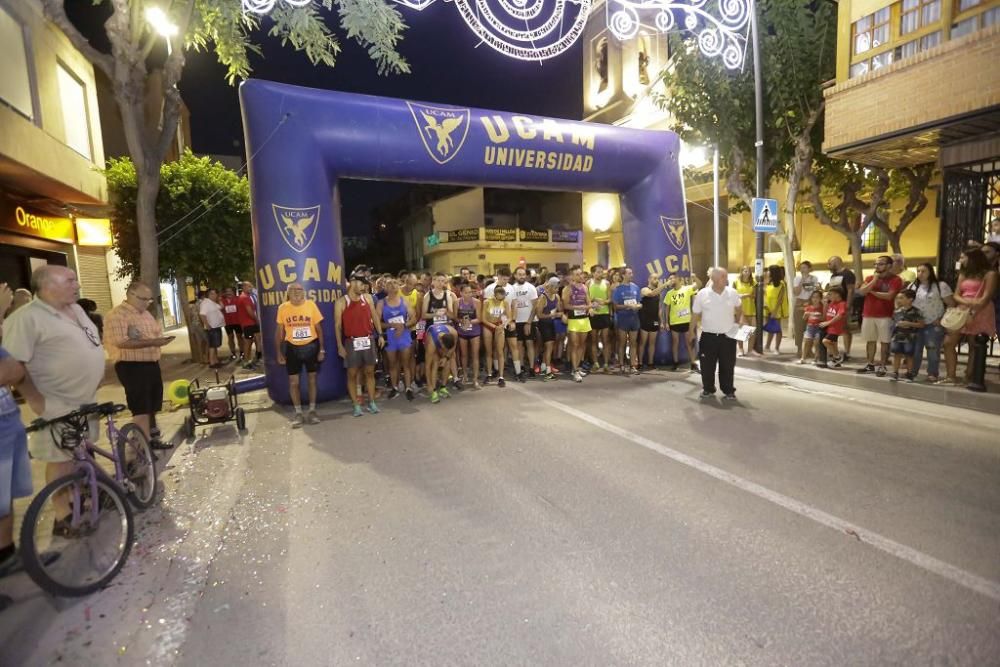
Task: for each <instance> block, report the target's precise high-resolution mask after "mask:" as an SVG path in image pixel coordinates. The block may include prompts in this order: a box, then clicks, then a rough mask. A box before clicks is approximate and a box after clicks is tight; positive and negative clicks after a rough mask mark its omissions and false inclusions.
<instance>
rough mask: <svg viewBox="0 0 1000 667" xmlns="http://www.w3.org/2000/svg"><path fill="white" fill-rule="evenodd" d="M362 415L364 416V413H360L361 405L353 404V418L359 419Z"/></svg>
mask: <svg viewBox="0 0 1000 667" xmlns="http://www.w3.org/2000/svg"><path fill="white" fill-rule="evenodd" d="M362 414H364V413H362V412H361V404H360V403H355V404H354V416H355V417H360V416H361V415H362Z"/></svg>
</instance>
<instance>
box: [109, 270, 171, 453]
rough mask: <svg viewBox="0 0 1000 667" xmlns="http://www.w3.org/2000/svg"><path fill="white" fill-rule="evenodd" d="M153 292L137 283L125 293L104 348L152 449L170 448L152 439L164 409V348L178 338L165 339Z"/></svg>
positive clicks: (110, 319) (114, 316) (136, 421)
mask: <svg viewBox="0 0 1000 667" xmlns="http://www.w3.org/2000/svg"><path fill="white" fill-rule="evenodd" d="M152 301H153V291H152V290H151V289H150V288H149V286H147V285H145V284H144V283H141V282H138V281H136V282H133V283H132V284H131V285H129V286H128V289H127V290H126V291H125V301H124V302H122V303H120V304H119V305H117V306H116V307H115V308H114V309H113V310H112V311H111V312H110V313H108V315H107V316H106V317H105V318H104V346H105V348H107V350H108V356H109V357H110V358H111V360H112V361H113V362H114V363H115V374H116V375H117V376H118V381H119V382H121V383H122V387H124V388H125V400H126V402H127V403H128V409H129V410H131V411H132V416H133V419H134V420H135V423H136V424H137V425H138V426H139V428H140V429H142V432H143V433H144V434H145V435H146V437H147V438H149V439H150V443H149V445H150V447H153V448H154V449H169V448H170V445H169V444H165V443H163V442H161V441H160V440H159V439H155V440H154V439H152V438H151V437H150V429H151V428H154V427H155V424H156V413H157V412H159V411H160V408H161V407H162V406H163V378H162V376H161V375H160V348H161V347H163V346H164V345H166V344H167V343H169V342H170V341H172V340H173V339H174V337H173V336H164V335H163V329H162V328H161V327H160V323H159V322H157V321H156V318H155V317H153V315H152V313H150V312H149V304H150V303H151V302H152Z"/></svg>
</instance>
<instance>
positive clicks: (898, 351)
mask: <svg viewBox="0 0 1000 667" xmlns="http://www.w3.org/2000/svg"><path fill="white" fill-rule="evenodd" d="M915 298H917V294H916V292H914V291H913V290H911V289H905V290H902V291H901V292H900V293H899V294H897V295H896V310H895V311H894V312H893V314H892V322H893V327H892V349H891V352H892V377H891V378H890V379H891V380H899V369H900V366H901V365H902V366H905V368H906V376H905V377H906V381H907V382H913V378H914V377H915V376H916V374H915V373H914V372H913V350H914V348H915V347H916V342H917V331H918V330H919V329H922V328H923V327H924V315H923V313H921V312H920V309H919V308H916V307H914V305H913V300H914V299H915Z"/></svg>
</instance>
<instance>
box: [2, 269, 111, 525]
mask: <svg viewBox="0 0 1000 667" xmlns="http://www.w3.org/2000/svg"><path fill="white" fill-rule="evenodd" d="M31 289H32V291H33V292H34V293H35V296H36V298H35V299H34V300H33V301H32V302H31V303H28V304H26V305H24V306H22V307H21V308H19V309H18V310H17V311H16V312H15V313H14V314H13V315H11V316H10V318H8V319H7V321H6V322H5V323H4V336H3V338H4V340H3V344H4V348H5V349H6V350H7V352H8V353H10V356H11V357H12V358H13V359H15V360H17V361H18V362H20V363H21V365H22V366H23V368H24V370H25V371H26V374H25V377H24V380H23V381H22V383H21V385H20V386H19V389H20V391H21V393H22V395H23V396H24V397H25V400H26V401H27V402H28V405H29V406H30V407H31V409H32V410H33V411H34V412H35V414H36V415H38V416H39V417H41V418H42V419H45V420H47V421H49V420H53V419H57V418H59V417H62V416H63V415H66V414H68V413H70V412H73V411H74V410H77V409H78V408H79V407H80V406H81V405H85V404H87V403H93V402H94V401H95V400H96V397H97V387H98V385H100V384H101V380H103V379H104V348H103V347H102V346H101V339H100V338H99V337H98V335H97V327H96V326H94V323H93V322H91V321H90V318H88V317H87V314H86V313H84V312H83V309H82V308H80V306H78V305H77V304H76V300H77V299H78V298H79V296H80V283H79V281H78V280H77V277H76V274H75V273H74V272H73V271H72V270H71V269H68V268H66V267H65V266H58V265H56V264H47V265H45V266H41V267H39V268H37V269H35V271H34V272H33V273H32V274H31ZM92 435H93V436H94V437H95V438H96V437H97V436H98V434H97V433H93V434H92ZM28 449H29V451H30V452H31V456H32V458H34V459H37V460H39V461H44V462H45V463H46V467H45V481H46V482H51V481H53V480H55V479H57V478H59V477H62V476H63V475H68V474H69V473H71V472H73V460H72V457H71V456H70V455H69V454H68V453H67V452H65V451H64V450H62V449H60V448H59V447H58V446H56V444H55V443H54V442H53V441H52V436H51V434H50V433H49V432H48V431H44V432H39V433H35V434H32V437H30V438H29V439H28ZM61 509H65V510H66V511H68V510H69V500H68V496H67V498H66V499H64V501H63V506H62V508H61ZM64 526H68V521H67V520H66V517H65V516H63V517H60V518H57V520H56V528H57V529H59V528H61V527H64Z"/></svg>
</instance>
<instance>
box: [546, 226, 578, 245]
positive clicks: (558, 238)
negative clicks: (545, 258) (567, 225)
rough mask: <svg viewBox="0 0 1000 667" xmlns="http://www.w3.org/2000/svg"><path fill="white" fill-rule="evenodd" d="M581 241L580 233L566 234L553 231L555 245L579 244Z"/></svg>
mask: <svg viewBox="0 0 1000 667" xmlns="http://www.w3.org/2000/svg"><path fill="white" fill-rule="evenodd" d="M579 241H580V232H565V231H559V230H555V229H553V230H552V242H553V243H577V242H579Z"/></svg>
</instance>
